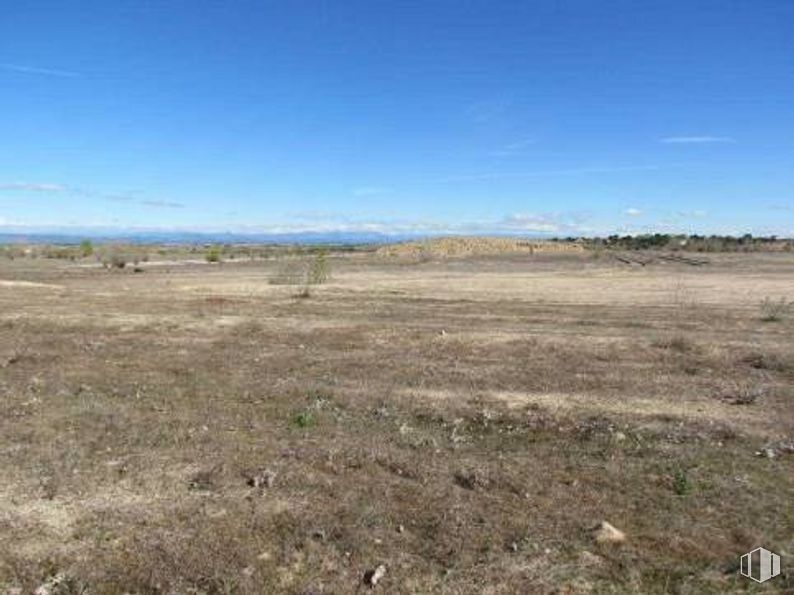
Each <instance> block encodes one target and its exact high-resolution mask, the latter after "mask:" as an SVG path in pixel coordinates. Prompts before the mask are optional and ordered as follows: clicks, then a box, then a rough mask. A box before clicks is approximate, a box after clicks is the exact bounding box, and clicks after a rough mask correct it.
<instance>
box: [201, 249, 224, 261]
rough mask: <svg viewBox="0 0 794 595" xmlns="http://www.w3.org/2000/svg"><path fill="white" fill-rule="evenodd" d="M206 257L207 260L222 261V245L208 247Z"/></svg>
mask: <svg viewBox="0 0 794 595" xmlns="http://www.w3.org/2000/svg"><path fill="white" fill-rule="evenodd" d="M204 259H205V260H206V261H207V262H220V261H221V249H220V246H211V247H210V248H208V249H207V251H206V252H205V253H204Z"/></svg>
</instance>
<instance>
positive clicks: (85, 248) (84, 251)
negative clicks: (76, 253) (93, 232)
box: [80, 240, 94, 258]
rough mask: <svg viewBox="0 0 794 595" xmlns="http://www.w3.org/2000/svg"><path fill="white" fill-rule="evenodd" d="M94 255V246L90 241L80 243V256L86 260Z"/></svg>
mask: <svg viewBox="0 0 794 595" xmlns="http://www.w3.org/2000/svg"><path fill="white" fill-rule="evenodd" d="M93 253H94V244H92V243H91V240H83V241H82V242H80V254H81V256H82V257H83V258H88V257H89V256H91V255H92V254H93Z"/></svg>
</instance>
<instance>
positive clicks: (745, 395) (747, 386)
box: [717, 382, 768, 405]
mask: <svg viewBox="0 0 794 595" xmlns="http://www.w3.org/2000/svg"><path fill="white" fill-rule="evenodd" d="M767 392H768V390H767V387H766V386H764V385H759V384H753V383H740V382H734V383H726V384H724V385H723V386H721V387H720V388H719V389H718V391H717V396H718V397H719V399H720V400H721V401H723V402H725V403H729V404H731V405H752V404H753V403H755V402H756V401H758V400H759V399H761V398H763V397H765V396H766V394H767Z"/></svg>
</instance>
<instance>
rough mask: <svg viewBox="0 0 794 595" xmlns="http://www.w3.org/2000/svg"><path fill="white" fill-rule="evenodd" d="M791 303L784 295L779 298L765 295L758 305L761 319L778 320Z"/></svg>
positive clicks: (786, 311)
mask: <svg viewBox="0 0 794 595" xmlns="http://www.w3.org/2000/svg"><path fill="white" fill-rule="evenodd" d="M792 305H794V302H790V301H788V300H787V299H786V298H784V297H782V298H780V299H779V300H774V299H772V298H770V297H765V298H764V299H763V300H761V304H760V305H759V307H760V309H761V320H762V321H763V322H778V321H780V320H782V319H783V317H784V316H785V315H786V314H788V311H789V310H790V309H791V306H792Z"/></svg>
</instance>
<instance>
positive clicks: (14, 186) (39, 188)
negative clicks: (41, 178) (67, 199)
mask: <svg viewBox="0 0 794 595" xmlns="http://www.w3.org/2000/svg"><path fill="white" fill-rule="evenodd" d="M0 190H17V191H21V192H65V191H66V186H62V185H61V184H48V183H41V182H8V183H0Z"/></svg>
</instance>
